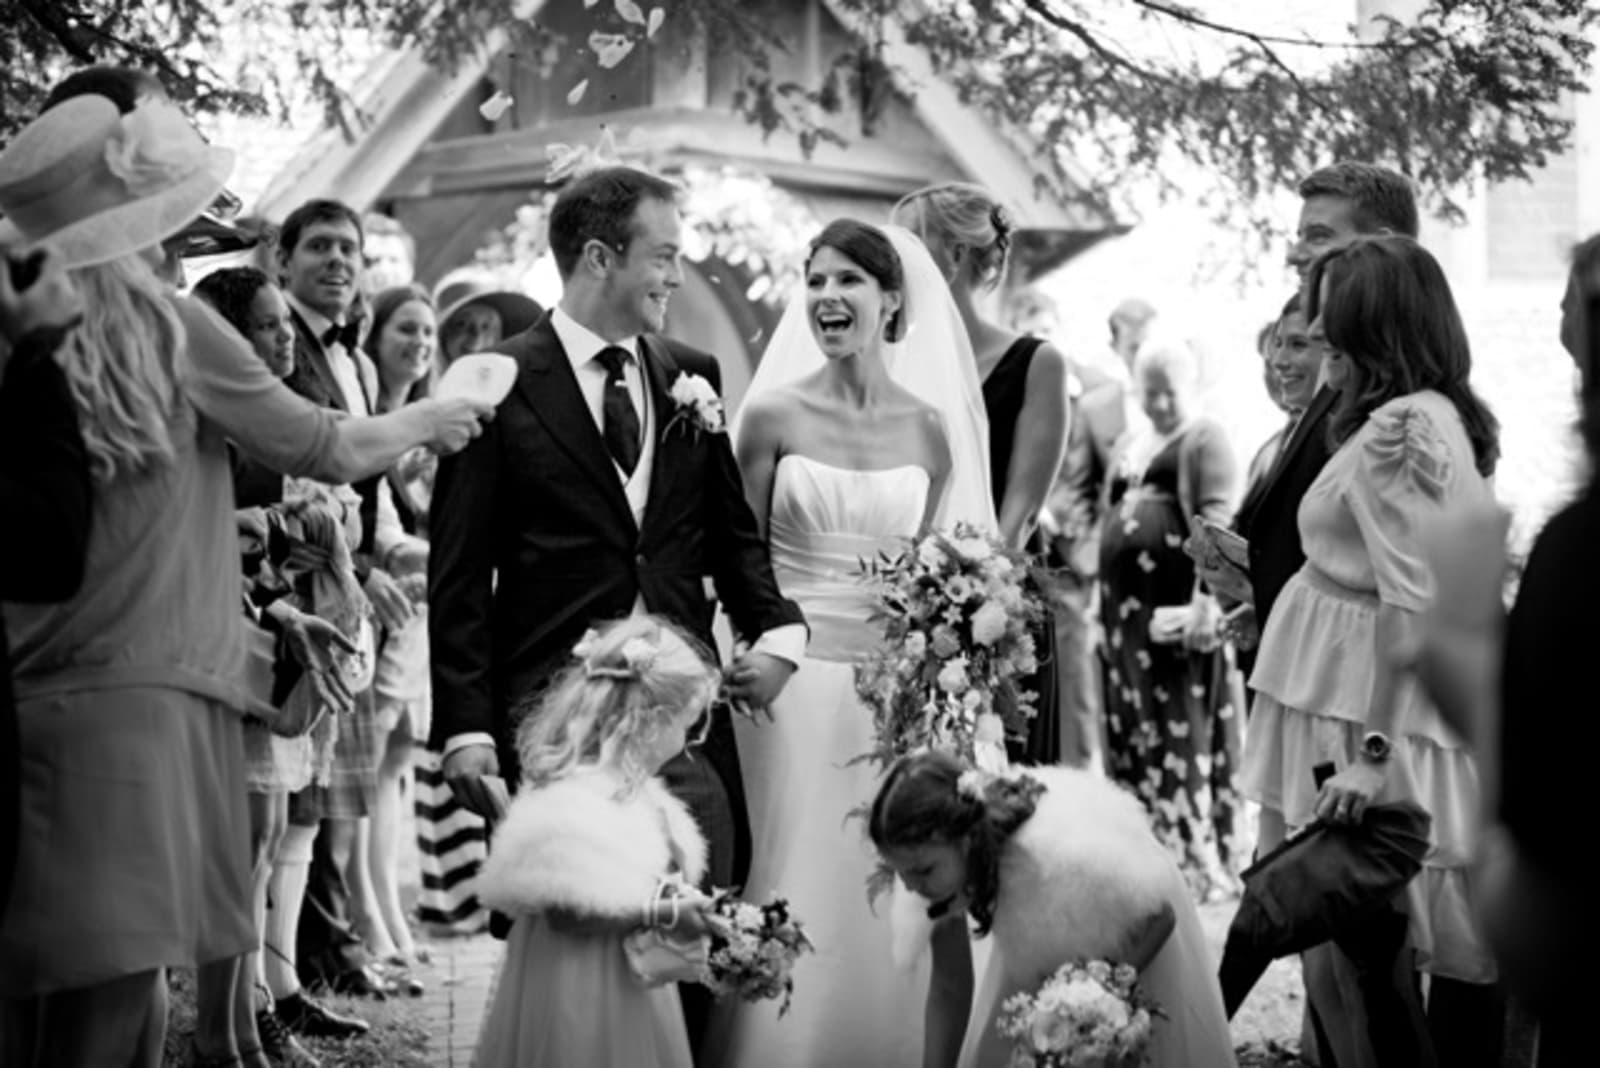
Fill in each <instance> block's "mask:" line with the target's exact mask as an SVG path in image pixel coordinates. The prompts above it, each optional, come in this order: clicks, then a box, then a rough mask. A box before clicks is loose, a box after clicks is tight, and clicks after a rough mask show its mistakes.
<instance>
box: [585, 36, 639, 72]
mask: <svg viewBox="0 0 1600 1068" xmlns="http://www.w3.org/2000/svg"><path fill="white" fill-rule="evenodd" d="M589 50H590V51H591V52H593V53H594V57H595V62H597V63H599V64H600V68H601V69H602V70H610V69H611V68H612V67H615V66H616V65H617V64H618V63H621V62H622V60H623V58H624V57H625V56H627V54H628V53H629V52H632V51H633V42H632V41H630V40H629V39H628V38H626V37H624V36H622V34H620V33H591V34H590V35H589Z"/></svg>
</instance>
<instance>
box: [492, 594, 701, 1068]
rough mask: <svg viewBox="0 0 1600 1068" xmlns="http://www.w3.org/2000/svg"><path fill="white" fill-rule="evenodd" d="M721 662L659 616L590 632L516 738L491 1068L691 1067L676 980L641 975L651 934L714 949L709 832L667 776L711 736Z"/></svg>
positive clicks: (499, 858) (502, 864)
mask: <svg viewBox="0 0 1600 1068" xmlns="http://www.w3.org/2000/svg"><path fill="white" fill-rule="evenodd" d="M718 681H719V680H718V676H717V672H716V670H715V669H714V668H713V667H712V666H711V665H710V664H708V663H707V662H706V661H705V660H704V659H702V657H701V654H700V653H699V651H697V650H696V648H695V646H694V644H693V643H692V639H690V638H688V637H687V635H685V634H684V633H683V632H681V631H679V630H678V629H676V628H675V627H673V626H672V625H671V624H670V623H668V622H666V621H665V620H663V619H660V618H658V617H655V616H644V615H638V616H632V617H629V618H626V619H623V620H621V621H620V622H617V623H612V624H608V625H606V626H604V627H602V628H601V629H600V630H599V631H590V632H589V633H588V634H586V635H585V636H584V637H583V638H582V639H581V640H580V641H579V642H578V644H577V645H576V646H575V647H574V648H573V651H572V661H571V662H570V663H569V664H568V665H567V666H566V667H565V668H563V669H562V670H561V672H560V673H559V674H557V675H556V676H555V678H554V679H553V680H552V682H551V683H550V686H549V688H548V689H547V690H546V691H545V692H544V694H543V695H542V696H541V697H540V698H539V699H538V703H537V710H536V711H535V712H534V714H532V715H528V716H527V717H526V718H523V719H522V726H521V727H520V728H519V730H518V732H517V747H518V749H519V751H520V752H521V768H522V776H523V786H522V788H521V790H520V791H519V792H518V795H517V798H516V800H515V801H513V802H512V805H511V808H510V810H509V811H508V812H507V813H506V816H505V820H504V822H502V823H501V824H500V825H499V826H498V827H497V828H496V829H495V833H494V842H493V848H492V849H491V850H490V852H489V859H488V861H487V862H486V863H485V865H484V870H483V875H482V877H481V878H480V879H479V882H478V892H479V893H480V894H481V895H482V897H483V899H484V901H486V902H487V903H488V904H489V905H490V907H492V908H495V909H497V910H499V911H501V912H504V913H507V914H508V915H510V916H511V917H512V918H513V919H512V924H511V932H510V934H509V935H508V936H507V937H506V953H505V958H504V960H503V961H502V962H501V965H500V971H499V976H498V978H497V979H496V980H495V985H494V998H493V1001H492V1002H491V1003H490V1005H489V1011H488V1015H487V1016H486V1017H485V1019H484V1024H483V1032H482V1036H481V1037H480V1038H479V1040H478V1048H477V1050H476V1051H475V1053H474V1056H473V1063H474V1064H476V1065H478V1066H479V1068H522V1066H524V1065H532V1064H573V1065H578V1064H581V1065H584V1066H585V1068H690V1066H691V1065H692V1064H693V1060H692V1059H691V1056H690V1053H689V1038H688V1032H687V1031H686V1030H685V1028H684V1022H683V1015H682V1013H681V1011H680V1009H679V1006H678V999H677V997H676V994H675V991H674V989H673V987H672V985H671V979H674V978H681V977H682V976H676V975H674V976H671V977H669V978H666V979H655V978H650V977H649V975H648V973H643V974H641V971H640V961H639V956H640V954H641V952H642V950H643V947H644V946H646V945H648V944H649V942H650V941H651V940H652V939H655V938H659V939H663V940H666V941H668V942H669V943H670V944H672V945H673V946H675V947H676V949H677V953H678V954H680V955H681V956H683V957H684V958H687V959H688V961H691V962H692V961H693V960H694V959H695V958H696V957H699V958H700V959H703V954H704V953H705V951H706V950H705V941H706V936H707V935H708V934H709V933H710V932H711V931H712V930H713V929H714V924H715V922H716V921H715V919H714V918H713V917H712V915H711V914H710V901H711V899H710V898H708V897H707V896H705V895H704V894H702V893H701V892H700V891H699V890H697V889H696V888H695V885H696V883H698V882H699V881H700V877H701V875H702V874H703V873H704V870H705V865H706V840H705V837H704V836H703V835H702V834H701V833H700V829H699V827H697V826H696V824H695V820H694V817H693V816H692V815H690V813H689V809H688V808H687V807H686V806H685V805H684V803H683V802H682V801H679V800H678V799H677V798H676V797H674V796H673V795H672V793H671V791H670V790H668V789H667V786H666V784H665V783H664V782H662V780H661V779H660V778H659V777H658V776H659V772H660V770H661V768H662V766H663V765H664V764H665V763H666V762H667V761H669V760H671V759H672V758H673V757H675V756H677V755H678V754H680V753H683V752H687V751H689V749H690V748H691V747H692V746H694V745H696V744H698V742H699V741H700V739H701V738H702V737H703V735H704V729H705V726H706V725H707V724H708V723H709V718H708V717H709V714H710V707H711V701H712V699H713V698H714V697H715V696H716V694H717V689H718Z"/></svg>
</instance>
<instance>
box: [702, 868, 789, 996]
mask: <svg viewBox="0 0 1600 1068" xmlns="http://www.w3.org/2000/svg"><path fill="white" fill-rule="evenodd" d="M712 910H713V912H714V913H715V914H716V915H717V916H718V917H719V918H720V919H721V920H722V923H723V927H724V928H725V930H723V931H714V932H712V935H711V952H710V954H709V956H708V958H707V963H708V968H707V976H706V978H705V979H704V980H703V981H704V983H705V985H706V986H707V987H708V988H709V989H710V990H711V992H712V993H713V994H715V995H716V996H717V997H719V998H721V997H727V996H728V995H729V994H736V995H738V996H739V997H740V998H742V999H743V1000H745V1001H764V1000H766V999H768V998H782V999H783V1001H782V1003H781V1004H780V1005H779V1006H778V1015H779V1016H782V1015H783V1014H784V1013H786V1012H788V1011H789V1002H790V1000H791V999H792V998H793V997H794V962H795V961H796V960H798V959H799V958H800V954H802V953H809V952H811V948H812V947H811V941H810V939H808V938H806V933H805V930H804V929H803V928H802V927H801V926H800V921H799V920H797V919H795V917H794V915H793V913H791V912H790V911H789V903H788V902H787V901H785V900H784V899H783V898H781V897H779V898H773V899H772V901H771V902H769V903H768V904H765V905H752V904H750V903H749V902H746V901H741V900H739V899H738V898H737V897H734V896H733V895H732V894H730V893H726V892H724V893H720V894H718V895H717V899H716V901H715V903H714V904H713V906H712Z"/></svg>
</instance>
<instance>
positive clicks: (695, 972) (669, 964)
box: [622, 880, 711, 986]
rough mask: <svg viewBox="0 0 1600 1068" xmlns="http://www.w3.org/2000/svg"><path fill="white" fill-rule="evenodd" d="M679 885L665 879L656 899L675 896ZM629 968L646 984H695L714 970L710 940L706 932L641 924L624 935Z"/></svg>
mask: <svg viewBox="0 0 1600 1068" xmlns="http://www.w3.org/2000/svg"><path fill="white" fill-rule="evenodd" d="M677 891H678V884H677V883H675V882H669V881H666V880H663V881H662V882H660V883H658V884H657V885H656V892H655V894H654V895H652V900H653V901H659V900H661V899H663V898H669V897H673V896H675V895H676V894H677ZM622 952H623V955H624V956H625V957H627V959H628V969H629V970H630V971H631V972H633V975H634V978H636V979H638V980H639V982H641V983H643V984H644V985H645V986H664V985H666V984H667V983H692V982H696V981H698V980H701V979H704V978H705V977H706V975H707V974H708V972H709V971H710V966H711V965H710V940H709V939H708V938H706V937H705V936H704V935H693V936H690V935H675V934H673V933H672V931H671V930H670V929H668V928H665V927H641V928H639V929H638V930H636V931H632V932H629V933H628V934H627V935H624V936H623V939H622Z"/></svg>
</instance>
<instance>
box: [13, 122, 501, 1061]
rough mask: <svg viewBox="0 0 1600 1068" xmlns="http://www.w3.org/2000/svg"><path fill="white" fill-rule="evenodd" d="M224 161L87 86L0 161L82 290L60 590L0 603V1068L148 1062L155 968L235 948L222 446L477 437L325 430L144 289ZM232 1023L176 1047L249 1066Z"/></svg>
mask: <svg viewBox="0 0 1600 1068" xmlns="http://www.w3.org/2000/svg"><path fill="white" fill-rule="evenodd" d="M113 143H115V145H117V146H118V148H119V151H115V152H112V151H108V146H111V145H113ZM232 158H233V157H232V153H231V152H228V151H227V150H225V149H220V148H216V147H211V146H207V145H206V144H205V143H204V142H203V141H202V140H201V139H200V137H199V135H198V133H196V132H195V130H194V128H193V127H192V126H190V125H189V124H188V122H187V120H185V119H184V118H183V116H182V115H181V113H178V112H177V111H176V110H175V109H173V108H172V107H171V106H170V105H169V104H167V103H165V102H164V101H161V100H158V99H146V100H141V101H140V102H139V103H138V104H137V105H136V106H135V107H134V108H133V109H132V110H131V111H129V112H128V114H127V115H126V116H124V115H123V114H122V112H121V111H120V110H119V109H118V107H117V105H116V104H115V103H114V102H112V101H111V100H108V99H106V98H104V97H100V96H97V95H93V94H89V95H82V96H75V97H72V98H71V99H67V100H64V101H63V102H61V103H59V104H57V105H56V106H54V107H52V108H50V109H49V110H48V111H46V112H45V113H44V114H43V115H41V116H40V117H39V118H38V119H36V120H34V121H33V122H32V123H30V124H29V125H28V126H27V127H25V128H24V129H23V130H22V131H21V133H19V134H18V135H17V136H16V137H15V138H14V139H13V140H12V141H11V143H10V144H9V145H8V146H7V147H6V149H5V150H4V152H0V212H3V213H4V215H5V217H6V223H5V225H4V227H3V228H0V230H3V231H4V236H0V241H3V242H5V243H11V242H13V241H18V240H20V241H21V242H24V243H26V244H36V243H39V242H44V241H50V242H51V243H52V244H54V245H55V246H56V247H57V248H58V250H59V251H60V253H61V256H62V263H63V265H64V266H66V267H68V268H70V269H71V270H72V277H73V281H74V284H75V285H76V286H77V287H78V288H79V290H80V291H81V292H82V294H83V297H84V305H85V309H86V312H85V319H84V322H83V323H82V324H81V325H80V326H79V327H78V328H77V329H75V330H74V331H73V333H72V334H71V335H70V336H69V338H68V340H67V343H66V344H65V346H64V347H63V348H62V349H61V351H60V354H59V361H60V363H61V366H62V368H63V370H64V371H65V373H66V378H67V382H68V385H69V388H70V390H71V392H72V395H73V399H74V402H75V404H76V406H77V408H78V414H79V421H80V424H81V427H82V430H83V435H84V443H85V448H86V451H87V456H88V461H89V470H90V477H91V479H92V484H93V490H92V493H93V509H94V515H95V517H96V518H95V522H94V524H93V525H92V527H91V530H90V541H89V548H88V554H87V559H86V564H85V570H84V581H83V585H82V588H81V590H80V592H79V593H78V594H77V595H76V596H75V597H73V598H72V599H71V600H69V601H67V602H65V603H64V604H61V605H49V606H35V605H23V604H17V603H14V602H8V603H7V604H6V606H5V616H6V624H7V629H8V632H9V636H10V638H11V640H12V642H13V648H12V656H13V665H12V666H13V684H14V689H15V693H16V697H17V711H18V721H19V728H20V732H21V751H22V754H23V759H24V761H25V766H28V767H30V768H32V769H33V770H32V771H30V772H29V773H27V774H25V775H24V777H23V779H22V791H23V812H24V813H25V814H29V815H25V816H24V820H23V823H22V826H21V846H20V849H19V855H18V875H17V878H16V881H15V884H14V889H13V897H12V901H11V904H10V908H9V910H8V912H7V914H6V916H5V919H4V925H3V927H0V995H3V997H4V999H5V1001H4V1004H3V1007H0V1049H3V1050H4V1051H5V1056H4V1060H5V1061H6V1063H20V1064H51V1065H63V1066H77V1065H101V1064H136V1065H156V1064H159V1063H160V1062H161V1056H162V1045H163V1038H164V1033H165V1029H166V1004H165V984H164V982H163V980H162V969H163V968H165V967H168V966H174V965H189V966H193V965H197V964H202V963H209V962H212V961H219V960H226V959H230V958H232V959H235V960H236V961H240V962H242V959H243V957H244V955H245V954H246V953H248V951H249V949H250V946H251V944H252V943H253V941H254V931H253V930H252V925H251V923H250V916H249V898H250V894H249V855H248V852H249V850H248V823H247V812H246V803H245V795H244V790H243V789H242V788H241V786H242V782H243V778H244V771H243V746H242V742H241V732H240V726H239V712H238V710H240V709H243V708H247V707H250V703H249V702H250V698H249V697H248V696H247V695H246V693H245V692H244V690H243V688H242V685H241V680H240V679H239V678H238V676H237V671H238V668H237V665H238V664H240V663H241V662H242V658H241V654H242V648H241V643H242V641H243V638H244V621H243V619H242V613H241V612H240V611H239V600H238V593H237V591H238V589H239V584H238V566H239V565H238V557H237V546H238V540H237V534H236V531H235V519H234V513H233V502H232V493H231V487H230V485H229V477H228V463H227V455H226V450H225V448H224V445H223V440H224V437H231V438H233V439H234V440H236V441H238V442H239V443H240V445H241V446H242V447H243V448H245V449H247V450H248V451H250V452H252V453H253V454H255V455H257V456H259V457H260V458H262V459H263V460H269V461H271V462H272V463H274V464H277V465H279V466H281V467H283V468H284V469H286V470H289V471H293V472H299V473H307V474H316V475H320V476H322V477H325V478H335V479H342V478H349V477H352V476H354V475H359V474H363V473H365V472H367V471H370V470H375V469H381V468H382V467H383V466H385V465H386V464H388V463H390V462H392V461H393V460H394V459H395V458H396V457H397V456H398V455H400V454H401V453H402V452H403V451H404V450H405V449H407V448H410V447H411V446H413V445H415V444H418V443H421V442H424V441H430V440H431V441H434V442H436V443H438V444H439V445H441V446H449V447H460V446H461V445H463V444H464V443H465V442H466V441H467V440H468V439H469V438H470V437H471V436H473V435H474V434H476V433H477V430H478V424H479V419H480V408H479V407H477V406H473V405H470V404H456V405H451V404H437V405H434V406H432V407H431V408H427V409H420V410H418V411H417V412H416V413H415V414H414V415H412V416H410V417H407V416H404V415H398V416H391V417H388V418H387V419H385V420H381V421H365V422H353V423H346V424H340V423H339V422H338V421H337V420H336V419H335V418H334V417H333V416H331V415H327V414H323V413H320V412H318V411H317V410H316V409H315V408H314V407H313V406H311V405H307V404H305V403H304V402H303V401H301V400H299V399H297V398H295V397H294V396H293V395H292V394H291V393H289V392H288V391H287V390H285V389H284V388H283V386H282V384H281V383H279V382H278V381H277V380H276V379H274V378H272V376H271V374H270V373H269V372H268V371H267V369H266V368H265V366H263V365H262V364H261V363H260V362H259V361H258V360H256V359H255V357H254V356H253V355H252V354H251V352H250V350H249V348H248V346H246V345H245V343H244V342H243V341H242V340H241V339H240V338H239V337H238V335H237V333H236V332H235V331H233V330H232V329H231V328H230V327H228V326H226V325H225V324H224V323H222V322H221V320H220V319H218V318H217V317H216V316H215V314H214V313H212V312H210V310H209V309H207V308H205V307H204V306H203V305H200V304H197V303H195V302H192V301H188V300H184V299H181V298H178V297H175V296H174V295H173V294H172V292H171V291H170V289H169V288H168V287H167V286H165V285H164V284H163V283H162V282H161V281H160V279H158V277H157V276H156V274H155V272H154V269H153V265H154V264H155V263H158V262H160V261H161V259H162V255H161V252H160V243H161V241H162V240H163V239H164V238H166V237H169V236H170V235H171V233H172V232H173V231H174V230H176V229H178V228H180V227H181V226H183V225H184V224H186V223H187V222H189V221H190V220H191V219H193V218H194V217H196V216H197V215H198V214H199V213H200V212H201V211H203V210H204V209H205V207H206V206H207V204H209V203H210V202H211V201H212V200H213V199H214V198H215V197H216V195H217V194H218V193H219V191H220V190H221V189H222V185H223V181H224V179H225V177H226V175H227V172H228V169H229V167H230V166H231V164H232ZM130 159H132V160H136V161H138V163H139V168H138V170H137V171H134V170H130V169H129V166H128V161H129V160H130ZM135 179H137V180H135ZM483 414H487V413H483ZM108 768H114V769H116V775H115V776H114V777H111V776H108V775H107V774H106V769H108ZM45 813H48V814H49V815H50V818H49V819H44V818H42V816H41V814H45ZM63 931H67V932H71V934H72V936H71V937H70V938H63V936H62V932H63ZM230 1023H231V1026H230V1027H229V1029H228V1031H227V1032H226V1033H219V1034H214V1035H200V1034H197V1035H196V1046H197V1052H198V1053H199V1054H201V1055H202V1056H203V1057H204V1058H206V1059H207V1060H208V1061H219V1062H221V1063H235V1062H239V1061H240V1059H241V1057H243V1058H245V1059H247V1060H248V1063H250V1064H251V1065H252V1066H255V1068H259V1065H261V1064H263V1063H265V1062H264V1061H263V1060H262V1058H261V1055H260V1046H259V1040H258V1038H257V1036H256V1035H255V1034H254V1026H253V1023H252V1021H251V1020H250V1016H249V1014H248V1012H246V1013H244V1014H242V1016H240V1017H236V1018H233V1019H231V1020H230Z"/></svg>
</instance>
